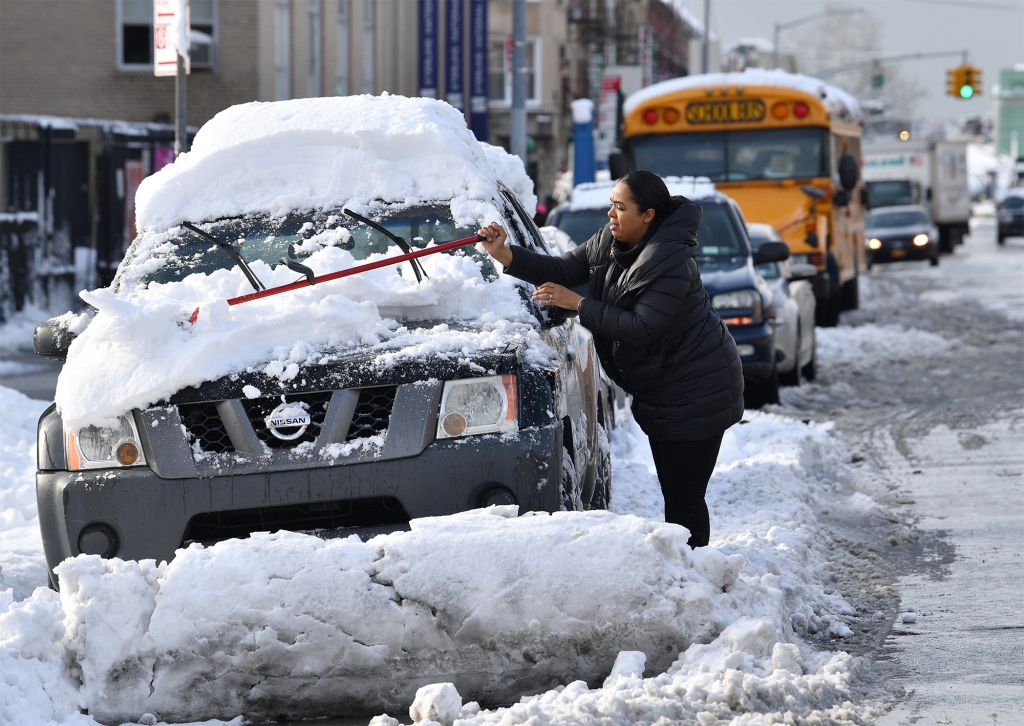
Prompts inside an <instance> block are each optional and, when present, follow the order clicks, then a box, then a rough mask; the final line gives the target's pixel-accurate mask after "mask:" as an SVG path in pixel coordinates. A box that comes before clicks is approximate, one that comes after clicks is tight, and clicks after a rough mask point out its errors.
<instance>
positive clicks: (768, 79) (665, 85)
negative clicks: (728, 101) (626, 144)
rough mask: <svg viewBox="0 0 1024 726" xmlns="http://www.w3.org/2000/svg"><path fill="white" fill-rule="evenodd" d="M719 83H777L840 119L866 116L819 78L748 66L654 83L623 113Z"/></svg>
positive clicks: (634, 97) (853, 101)
mask: <svg viewBox="0 0 1024 726" xmlns="http://www.w3.org/2000/svg"><path fill="white" fill-rule="evenodd" d="M720 86H776V87H781V88H791V89H793V90H794V91H802V92H804V93H808V94H810V95H812V96H814V97H815V98H817V99H818V100H820V101H821V102H822V103H823V104H824V105H825V108H826V109H828V112H829V113H830V114H832V115H834V116H836V117H838V118H840V119H843V120H846V121H852V122H859V121H860V120H861V119H862V118H863V113H862V112H861V108H860V104H859V103H857V99H856V98H854V97H853V96H852V95H850V94H849V93H847V92H846V91H844V90H842V89H841V88H836V87H835V86H832V85H829V84H828V83H825V81H823V80H821V79H820V78H813V77H811V76H805V75H802V74H800V73H788V72H786V71H783V70H779V69H771V70H770V69H766V68H747V69H746V70H745V71H743V72H735V73H702V74H699V75H695V76H683V77H682V78H672V79H670V80H668V81H662V82H661V83H655V84H654V85H652V86H648V87H647V88H642V89H640V90H639V91H637V92H636V93H633V94H631V95H630V96H629V97H628V98H627V99H626V101H625V103H624V104H623V105H622V112H623V113H626V114H628V113H631V112H632V111H633V109H635V108H636V107H637V106H639V105H640V104H642V103H644V102H645V101H650V100H651V99H654V98H657V97H659V96H661V95H664V94H666V93H676V92H678V91H685V90H688V89H691V88H708V87H715V88H718V87H720Z"/></svg>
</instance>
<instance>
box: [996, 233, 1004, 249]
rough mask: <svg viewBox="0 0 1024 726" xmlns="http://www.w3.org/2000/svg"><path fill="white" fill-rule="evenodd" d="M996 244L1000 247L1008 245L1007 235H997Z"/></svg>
mask: <svg viewBox="0 0 1024 726" xmlns="http://www.w3.org/2000/svg"><path fill="white" fill-rule="evenodd" d="M996 244H997V245H999V246H1000V247H1002V246H1003V245H1005V244H1006V235H1005V234H997V235H996Z"/></svg>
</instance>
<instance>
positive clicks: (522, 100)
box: [509, 0, 526, 166]
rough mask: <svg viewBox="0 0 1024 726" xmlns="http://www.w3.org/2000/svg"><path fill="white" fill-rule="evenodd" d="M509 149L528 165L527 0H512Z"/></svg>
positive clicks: (524, 164)
mask: <svg viewBox="0 0 1024 726" xmlns="http://www.w3.org/2000/svg"><path fill="white" fill-rule="evenodd" d="M509 132H510V133H509V136H510V138H509V147H510V148H509V150H510V151H511V152H512V154H514V155H515V156H518V157H519V158H520V159H522V160H523V166H526V0H512V111H511V114H510V115H509Z"/></svg>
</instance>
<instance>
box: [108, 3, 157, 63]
mask: <svg viewBox="0 0 1024 726" xmlns="http://www.w3.org/2000/svg"><path fill="white" fill-rule="evenodd" d="M117 26H118V27H117V50H118V53H117V65H118V67H120V68H122V69H139V70H152V69H153V2H152V0H118V3H117Z"/></svg>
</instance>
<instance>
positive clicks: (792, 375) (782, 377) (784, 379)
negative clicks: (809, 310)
mask: <svg viewBox="0 0 1024 726" xmlns="http://www.w3.org/2000/svg"><path fill="white" fill-rule="evenodd" d="M800 335H801V330H800V326H799V325H797V326H796V354H795V356H794V357H795V358H796V360H795V361H794V362H793V370H791V371H786V372H785V373H780V374H779V384H780V385H783V386H799V385H800Z"/></svg>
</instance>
